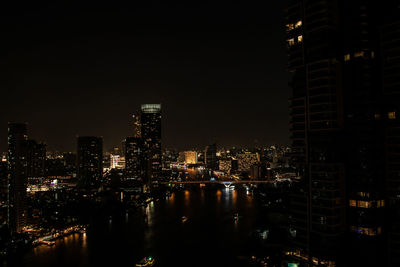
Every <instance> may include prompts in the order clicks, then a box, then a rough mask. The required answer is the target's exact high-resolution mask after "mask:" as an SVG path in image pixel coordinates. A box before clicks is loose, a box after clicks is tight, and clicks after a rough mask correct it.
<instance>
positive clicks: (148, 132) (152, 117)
mask: <svg viewBox="0 0 400 267" xmlns="http://www.w3.org/2000/svg"><path fill="white" fill-rule="evenodd" d="M140 123H141V138H142V141H143V162H142V163H143V166H144V170H145V175H144V182H145V183H146V184H147V185H149V186H151V185H152V183H153V182H154V181H157V180H158V179H159V178H160V175H161V160H162V151H161V104H143V105H142V106H141V114H140Z"/></svg>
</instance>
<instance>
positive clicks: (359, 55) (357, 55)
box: [354, 51, 364, 57]
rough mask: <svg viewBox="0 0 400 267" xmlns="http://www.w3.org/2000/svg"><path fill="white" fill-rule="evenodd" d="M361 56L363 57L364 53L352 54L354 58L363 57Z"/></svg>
mask: <svg viewBox="0 0 400 267" xmlns="http://www.w3.org/2000/svg"><path fill="white" fill-rule="evenodd" d="M363 56H364V51H358V52H354V57H363Z"/></svg>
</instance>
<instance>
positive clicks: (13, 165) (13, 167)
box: [7, 123, 28, 232]
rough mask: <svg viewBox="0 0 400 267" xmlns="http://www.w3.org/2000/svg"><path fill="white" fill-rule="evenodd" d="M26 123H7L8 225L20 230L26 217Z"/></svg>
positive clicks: (13, 229)
mask: <svg viewBox="0 0 400 267" xmlns="http://www.w3.org/2000/svg"><path fill="white" fill-rule="evenodd" d="M27 140H28V133H27V125H26V123H9V124H8V161H7V163H8V186H9V188H8V204H9V206H8V225H9V227H10V229H11V231H13V232H21V231H22V229H23V227H24V226H25V225H26V219H27V202H26V197H27V196H26V187H27Z"/></svg>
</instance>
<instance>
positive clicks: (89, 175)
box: [77, 136, 103, 188]
mask: <svg viewBox="0 0 400 267" xmlns="http://www.w3.org/2000/svg"><path fill="white" fill-rule="evenodd" d="M77 176H78V180H79V185H80V186H81V187H84V188H90V187H92V186H96V185H98V184H99V183H100V182H101V180H102V178H103V138H101V137H95V136H79V137H78V140H77Z"/></svg>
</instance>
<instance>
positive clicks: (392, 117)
mask: <svg viewBox="0 0 400 267" xmlns="http://www.w3.org/2000/svg"><path fill="white" fill-rule="evenodd" d="M388 118H389V119H390V120H394V119H396V112H395V111H391V112H388Z"/></svg>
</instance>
